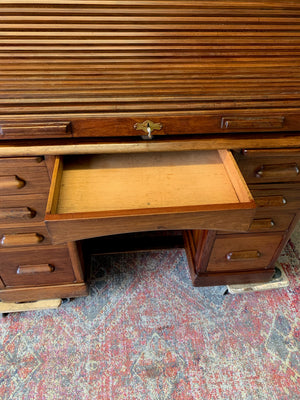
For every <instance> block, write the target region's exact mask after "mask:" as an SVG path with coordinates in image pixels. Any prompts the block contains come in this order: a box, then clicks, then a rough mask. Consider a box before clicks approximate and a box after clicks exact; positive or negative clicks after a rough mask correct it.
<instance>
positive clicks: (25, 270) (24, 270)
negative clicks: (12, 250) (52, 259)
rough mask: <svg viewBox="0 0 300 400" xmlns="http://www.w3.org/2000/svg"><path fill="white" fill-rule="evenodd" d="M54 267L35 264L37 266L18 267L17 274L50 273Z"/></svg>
mask: <svg viewBox="0 0 300 400" xmlns="http://www.w3.org/2000/svg"><path fill="white" fill-rule="evenodd" d="M54 269H55V268H54V266H53V265H51V264H37V265H19V266H18V269H17V274H19V275H24V274H39V273H45V272H47V273H51V272H53V271H54Z"/></svg>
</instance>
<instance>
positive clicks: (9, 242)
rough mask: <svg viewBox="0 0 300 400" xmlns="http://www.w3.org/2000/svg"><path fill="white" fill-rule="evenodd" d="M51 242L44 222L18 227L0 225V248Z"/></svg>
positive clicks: (41, 244)
mask: <svg viewBox="0 0 300 400" xmlns="http://www.w3.org/2000/svg"><path fill="white" fill-rule="evenodd" d="M46 244H51V240H50V237H49V235H48V231H47V229H46V227H45V225H44V224H32V225H30V226H20V227H17V228H16V227H1V226H0V248H6V249H8V248H12V247H24V246H44V245H46Z"/></svg>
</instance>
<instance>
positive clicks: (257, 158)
mask: <svg viewBox="0 0 300 400" xmlns="http://www.w3.org/2000/svg"><path fill="white" fill-rule="evenodd" d="M238 165H239V167H240V170H241V172H242V174H243V176H244V178H245V180H246V182H247V183H267V182H271V183H276V182H300V150H298V149H296V150H295V149H286V150H282V149H276V150H271V149H270V150H264V149H263V150H247V151H243V152H242V153H241V154H240V155H239V156H238Z"/></svg>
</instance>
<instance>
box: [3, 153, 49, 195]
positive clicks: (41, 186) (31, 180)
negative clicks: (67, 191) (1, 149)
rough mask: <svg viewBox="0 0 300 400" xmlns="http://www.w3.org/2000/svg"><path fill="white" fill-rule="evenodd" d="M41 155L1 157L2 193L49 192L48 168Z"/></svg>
mask: <svg viewBox="0 0 300 400" xmlns="http://www.w3.org/2000/svg"><path fill="white" fill-rule="evenodd" d="M39 160H40V158H39V157H29V158H28V159H27V158H2V159H0V195H1V196H8V195H20V194H29V193H47V192H48V190H49V186H50V181H49V174H48V170H47V168H46V167H45V164H44V162H43V161H41V162H38V161H39Z"/></svg>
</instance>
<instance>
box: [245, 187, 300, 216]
mask: <svg viewBox="0 0 300 400" xmlns="http://www.w3.org/2000/svg"><path fill="white" fill-rule="evenodd" d="M249 188H250V190H251V193H252V195H253V197H254V199H255V203H256V206H257V212H258V213H259V214H262V213H264V212H265V210H274V211H276V212H277V213H282V212H287V211H291V210H295V211H298V210H299V204H300V183H265V184H261V185H249Z"/></svg>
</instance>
